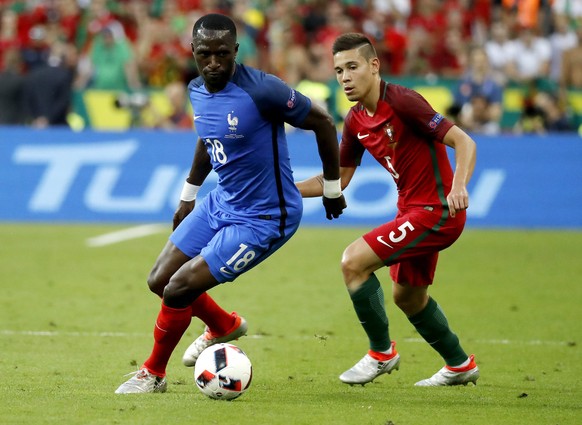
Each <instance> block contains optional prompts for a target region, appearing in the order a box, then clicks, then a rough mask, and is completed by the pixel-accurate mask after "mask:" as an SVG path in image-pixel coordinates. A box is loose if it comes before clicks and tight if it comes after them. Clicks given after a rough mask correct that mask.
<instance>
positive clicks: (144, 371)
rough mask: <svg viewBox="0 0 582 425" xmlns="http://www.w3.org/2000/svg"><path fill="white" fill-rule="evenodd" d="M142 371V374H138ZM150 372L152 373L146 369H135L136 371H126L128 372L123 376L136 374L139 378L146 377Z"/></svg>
mask: <svg viewBox="0 0 582 425" xmlns="http://www.w3.org/2000/svg"><path fill="white" fill-rule="evenodd" d="M140 373H141V376H138V375H139V374H140ZM149 374H150V373H149V372H148V371H147V370H146V369H138V370H136V371H134V372H129V373H126V374H125V375H123V376H132V375H134V376H135V377H137V378H145V377H146V376H148V375H149Z"/></svg>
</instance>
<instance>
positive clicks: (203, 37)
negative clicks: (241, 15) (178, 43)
mask: <svg viewBox="0 0 582 425" xmlns="http://www.w3.org/2000/svg"><path fill="white" fill-rule="evenodd" d="M191 46H192V55H193V56H194V60H195V61H196V66H197V67H198V71H199V72H200V74H201V75H202V78H204V82H205V85H206V88H207V89H208V91H209V92H217V91H219V90H222V89H223V88H224V87H225V86H226V83H227V82H228V80H229V79H230V77H231V76H232V74H233V73H234V67H235V65H234V60H235V58H236V53H237V51H238V44H237V43H236V40H235V39H234V37H233V36H232V35H230V34H229V33H228V31H219V30H207V29H202V30H199V31H198V32H197V33H196V36H195V37H194V39H193V40H192V43H191Z"/></svg>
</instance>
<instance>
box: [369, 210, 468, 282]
mask: <svg viewBox="0 0 582 425" xmlns="http://www.w3.org/2000/svg"><path fill="white" fill-rule="evenodd" d="M465 221H466V212H465V211H458V212H457V214H456V215H455V217H454V218H452V217H449V211H448V210H443V209H440V208H433V207H424V208H422V207H418V208H411V209H408V210H406V211H399V212H398V214H397V215H396V217H395V218H394V220H392V221H390V222H388V223H385V224H383V225H381V226H379V227H376V228H375V229H373V230H372V231H370V232H368V233H366V234H365V235H364V236H363V238H364V240H365V241H366V242H367V243H368V245H370V248H372V250H373V251H374V252H375V253H376V255H378V257H380V258H381V259H382V261H383V262H384V264H386V265H387V266H390V277H391V278H392V280H393V281H394V282H396V283H400V284H407V285H410V286H428V285H431V284H432V282H433V279H434V273H435V270H436V265H437V261H438V254H439V251H442V250H443V249H445V248H448V247H449V246H451V245H452V244H453V243H454V242H455V241H456V240H457V239H458V238H459V236H460V235H461V233H462V232H463V228H464V227H465Z"/></svg>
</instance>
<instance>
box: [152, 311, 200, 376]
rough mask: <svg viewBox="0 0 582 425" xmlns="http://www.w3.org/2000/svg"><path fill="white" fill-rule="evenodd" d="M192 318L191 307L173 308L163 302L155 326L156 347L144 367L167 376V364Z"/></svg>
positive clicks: (153, 372)
mask: <svg viewBox="0 0 582 425" xmlns="http://www.w3.org/2000/svg"><path fill="white" fill-rule="evenodd" d="M191 320H192V309H191V307H186V308H171V307H168V306H166V305H165V304H164V303H163V302H162V308H161V310H160V313H159V314H158V319H157V320H156V325H155V327H154V348H153V350H152V353H151V354H150V357H149V358H148V359H147V360H146V361H145V362H144V364H143V366H142V367H145V368H147V369H148V370H149V371H150V372H151V373H152V374H154V375H157V376H166V366H167V365H168V361H169V360H170V356H171V355H172V352H173V351H174V349H175V348H176V345H178V342H179V341H180V338H182V335H184V332H186V329H188V325H190V321H191Z"/></svg>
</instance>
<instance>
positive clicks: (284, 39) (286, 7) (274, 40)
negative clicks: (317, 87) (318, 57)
mask: <svg viewBox="0 0 582 425" xmlns="http://www.w3.org/2000/svg"><path fill="white" fill-rule="evenodd" d="M292 7H293V5H292V4H291V3H290V2H289V1H280V2H276V3H274V4H273V5H272V7H271V8H270V9H269V11H268V13H269V15H268V16H269V25H268V26H267V27H266V28H265V30H264V35H263V36H264V41H265V42H266V43H267V46H268V51H267V54H268V56H267V60H268V62H267V63H266V64H265V65H264V67H265V69H266V70H267V71H268V72H271V73H273V74H275V75H277V76H278V77H280V78H282V79H283V80H285V81H287V83H288V84H289V85H290V86H292V87H295V86H296V85H297V84H298V83H299V81H301V79H302V78H303V75H304V69H305V67H307V66H309V63H308V61H307V51H306V49H305V47H304V42H305V34H304V32H303V27H302V25H301V23H300V22H299V18H298V16H297V14H296V12H297V11H296V10H294V9H293V8H292Z"/></svg>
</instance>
